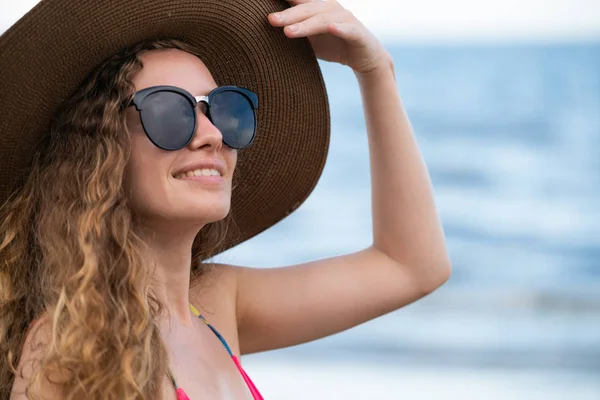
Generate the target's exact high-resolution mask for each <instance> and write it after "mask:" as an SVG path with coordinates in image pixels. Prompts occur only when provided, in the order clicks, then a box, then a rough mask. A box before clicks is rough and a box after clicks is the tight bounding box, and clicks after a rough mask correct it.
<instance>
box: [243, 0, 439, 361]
mask: <svg viewBox="0 0 600 400" xmlns="http://www.w3.org/2000/svg"><path fill="white" fill-rule="evenodd" d="M291 3H292V4H293V5H294V7H292V8H290V9H288V10H286V11H284V12H283V13H281V15H282V18H281V19H279V20H276V19H275V18H274V17H273V16H270V18H269V20H270V21H271V23H272V24H273V25H275V26H285V27H286V28H285V30H284V32H285V33H286V35H288V36H290V37H301V36H307V37H309V40H310V41H311V44H312V46H313V49H315V53H316V54H317V56H318V57H319V58H321V59H324V60H328V61H334V62H340V63H342V64H345V65H348V66H349V67H351V68H352V69H353V71H354V72H355V75H356V78H357V79H358V83H359V85H360V91H361V95H362V102H363V108H364V115H365V119H366V123H367V135H368V144H369V157H370V167H371V189H372V207H373V209H372V213H373V243H372V246H370V247H368V248H367V249H364V250H362V251H358V252H356V253H353V254H348V255H345V256H341V257H335V258H330V259H325V260H318V261H314V262H310V263H306V264H302V265H296V266H288V267H282V268H273V269H255V268H242V267H234V269H235V270H236V271H237V272H236V279H235V282H236V283H235V284H236V288H237V289H236V293H237V299H236V301H237V319H238V333H239V340H240V350H241V352H242V353H250V352H256V351H263V350H269V349H275V348H280V347H285V346H290V345H295V344H299V343H302V342H306V341H310V340H314V339H317V338H320V337H323V336H327V335H330V334H333V333H336V332H339V331H342V330H344V329H347V328H350V327H352V326H355V325H357V324H360V323H362V322H365V321H368V320H370V319H373V318H375V317H378V316H380V315H383V314H385V313H387V312H390V311H392V310H395V309H398V308H400V307H402V306H404V305H406V304H409V303H411V302H413V301H415V300H417V299H419V298H421V297H423V296H425V295H426V294H428V293H430V292H431V291H433V290H434V289H436V288H437V287H439V286H440V285H441V284H443V283H444V282H445V281H446V280H447V279H448V277H449V274H450V261H449V259H448V255H447V251H446V246H445V241H444V235H443V231H442V228H441V225H440V222H439V219H438V216H437V212H436V209H435V205H434V200H433V193H432V187H431V182H430V179H429V175H428V172H427V169H426V166H425V164H424V162H423V159H422V156H421V154H420V151H419V149H418V146H417V143H416V140H415V137H414V134H413V131H412V128H411V126H410V123H409V120H408V117H407V115H406V113H405V110H404V108H403V105H402V102H401V100H400V96H399V94H398V90H397V87H396V82H395V75H394V67H393V62H392V59H391V57H390V55H389V53H388V52H387V51H385V49H383V47H382V46H381V44H380V43H379V42H378V41H377V39H376V38H375V37H374V36H373V35H372V34H371V33H370V32H369V31H368V30H367V29H366V28H365V27H364V26H363V25H362V24H361V23H360V22H359V21H357V20H356V18H355V17H354V16H353V15H352V14H351V13H349V12H348V11H346V10H344V9H343V8H342V7H341V5H339V4H337V3H335V2H333V1H328V2H311V1H309V0H298V1H294V2H291ZM292 23H293V24H297V26H298V29H297V30H295V31H292V30H290V28H289V25H290V24H292ZM335 24H338V25H335ZM317 35H318V36H317Z"/></svg>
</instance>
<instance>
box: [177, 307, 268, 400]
mask: <svg viewBox="0 0 600 400" xmlns="http://www.w3.org/2000/svg"><path fill="white" fill-rule="evenodd" d="M190 309H191V310H192V312H193V313H194V315H196V316H197V317H198V318H200V319H201V320H202V322H204V323H205V324H206V326H208V327H209V328H210V330H211V331H212V332H213V333H214V334H215V336H216V337H217V338H218V339H219V341H220V342H221V343H222V344H223V347H225V350H227V353H229V356H230V357H231V358H232V359H233V362H234V363H235V365H236V367H237V369H238V370H239V371H240V373H241V375H242V378H243V379H244V381H245V382H246V384H247V385H248V388H249V389H250V393H252V397H253V398H254V399H255V400H263V397H262V396H261V394H260V393H259V391H258V389H256V386H254V383H253V382H252V380H251V379H250V377H249V376H248V374H246V371H244V369H243V368H242V364H241V363H240V360H239V359H238V358H237V357H236V356H235V355H234V354H233V353H232V352H231V349H230V348H229V345H228V344H227V341H226V340H225V338H224V337H223V336H222V335H221V334H220V333H219V331H217V329H216V328H215V327H214V326H212V325H211V324H210V323H209V322H208V321H207V320H206V318H204V316H203V315H202V314H200V312H199V311H198V310H197V309H196V307H194V306H193V305H192V304H191V303H190ZM168 374H169V378H170V379H171V382H173V386H174V387H175V390H176V391H177V400H190V398H189V397H188V396H187V394H186V393H185V392H184V390H183V389H182V388H180V387H179V386H177V382H176V381H175V375H174V374H173V372H172V371H171V368H169V369H168Z"/></svg>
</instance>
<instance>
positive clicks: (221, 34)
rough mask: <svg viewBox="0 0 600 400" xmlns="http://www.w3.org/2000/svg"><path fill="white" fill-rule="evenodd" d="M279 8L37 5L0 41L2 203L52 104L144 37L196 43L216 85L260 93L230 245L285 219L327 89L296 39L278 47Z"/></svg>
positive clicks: (320, 124)
mask: <svg viewBox="0 0 600 400" xmlns="http://www.w3.org/2000/svg"><path fill="white" fill-rule="evenodd" d="M287 7H288V5H287V3H286V2H284V1H279V0H255V1H252V0H147V1H141V0H140V1H123V0H42V1H41V2H40V3H38V5H37V6H36V7H35V8H33V9H32V10H31V11H30V12H29V13H27V14H26V15H25V16H24V17H23V18H21V19H20V20H19V21H18V22H17V23H16V24H15V25H13V26H12V27H11V28H10V29H9V30H7V31H6V32H5V33H4V34H3V35H2V36H1V37H0V113H1V114H2V115H1V117H0V203H2V202H3V201H6V199H7V197H8V195H9V193H10V192H11V191H12V190H15V189H17V190H18V187H17V186H16V182H18V178H19V177H20V176H24V175H25V174H27V171H28V169H29V166H30V162H31V155H32V152H33V150H34V148H35V146H36V143H37V142H38V141H39V140H40V138H41V137H42V136H43V135H46V134H47V131H48V124H49V121H50V119H51V118H52V115H53V114H54V113H55V112H56V110H57V108H58V106H59V105H60V104H61V103H62V102H63V101H64V100H65V99H66V98H68V97H69V96H70V95H71V93H72V92H73V91H74V90H75V89H76V88H77V86H79V85H80V84H81V82H82V80H83V79H84V78H85V77H86V75H87V74H88V73H89V72H90V71H91V70H92V69H93V67H94V66H96V65H97V64H99V63H100V62H101V61H102V60H104V59H105V58H106V57H108V56H109V55H111V54H112V53H114V52H115V51H116V50H118V49H120V48H122V47H124V46H128V45H131V44H134V43H136V42H139V41H141V40H144V39H147V38H165V37H174V38H179V39H182V40H184V41H186V42H188V43H190V44H192V45H194V46H195V47H197V48H198V49H199V50H200V52H201V54H203V57H202V60H203V61H204V63H205V64H206V65H207V67H208V68H209V70H210V71H211V73H212V74H213V76H214V77H215V80H216V82H217V84H218V85H228V84H233V85H239V86H243V87H247V88H248V89H250V90H252V91H255V92H256V93H257V94H258V96H259V110H258V126H259V129H258V133H257V137H256V139H255V142H254V143H253V145H252V146H251V147H250V148H248V149H246V150H243V151H242V152H243V153H240V161H241V162H240V163H239V165H238V168H239V169H238V170H237V171H236V173H237V174H239V175H240V176H239V177H238V182H239V185H238V186H237V187H236V188H235V190H234V192H233V198H232V213H233V217H234V220H235V224H236V225H237V227H238V228H239V229H238V232H234V231H232V234H231V235H230V237H229V238H228V240H227V245H226V248H230V247H232V246H234V245H236V244H238V243H240V242H242V241H244V240H247V239H249V238H250V237H252V236H255V235H256V234H258V233H260V232H262V231H264V230H265V229H267V228H268V227H270V226H272V225H273V224H275V223H277V222H278V221H280V220H281V219H283V218H284V217H285V216H287V215H289V214H290V213H291V212H292V211H294V210H295V209H296V208H298V206H300V204H302V202H304V200H305V199H306V198H307V197H308V195H309V194H310V193H311V192H312V190H313V188H314V186H315V185H316V183H317V181H318V179H319V177H320V175H321V172H322V170H323V167H324V165H325V160H326V157H327V151H328V147H329V132H330V125H329V121H330V116H329V105H328V100H327V94H326V90H325V85H324V82H323V78H322V75H321V71H320V69H319V65H318V63H317V60H316V58H315V56H314V53H313V52H312V49H311V47H310V44H309V43H308V41H307V40H306V39H288V38H286V37H285V36H284V34H283V32H282V31H281V29H280V28H274V27H272V26H270V25H269V23H268V21H267V15H268V14H269V13H270V12H274V11H281V10H283V9H285V8H287Z"/></svg>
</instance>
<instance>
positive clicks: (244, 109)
mask: <svg viewBox="0 0 600 400" xmlns="http://www.w3.org/2000/svg"><path fill="white" fill-rule="evenodd" d="M210 116H211V119H212V123H213V124H214V125H215V126H216V127H217V128H218V129H219V131H221V134H222V135H223V141H224V142H225V144H226V145H228V146H229V147H233V148H234V149H242V148H244V147H247V146H249V145H250V143H252V140H253V139H254V135H255V133H256V118H255V116H254V110H253V109H252V103H250V100H249V99H248V98H247V97H246V96H244V95H243V94H241V93H239V92H235V91H232V90H228V91H225V92H220V93H217V94H215V95H214V96H213V97H212V99H211V104H210Z"/></svg>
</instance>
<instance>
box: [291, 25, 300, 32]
mask: <svg viewBox="0 0 600 400" xmlns="http://www.w3.org/2000/svg"><path fill="white" fill-rule="evenodd" d="M289 30H290V31H292V32H296V31H297V30H298V25H290V27H289Z"/></svg>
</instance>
